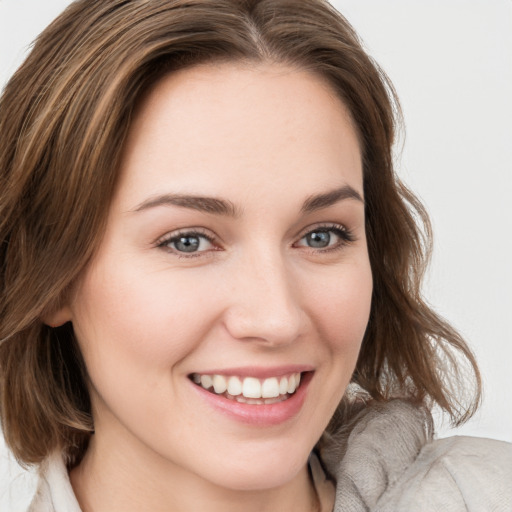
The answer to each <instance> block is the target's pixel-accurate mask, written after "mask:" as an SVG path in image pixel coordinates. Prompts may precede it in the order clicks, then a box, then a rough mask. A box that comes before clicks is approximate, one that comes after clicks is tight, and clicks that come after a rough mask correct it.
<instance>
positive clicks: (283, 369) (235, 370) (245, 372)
mask: <svg viewBox="0 0 512 512" xmlns="http://www.w3.org/2000/svg"><path fill="white" fill-rule="evenodd" d="M313 370H314V367H313V366H312V365H307V364H290V365H284V366H266V367H263V366H239V367H232V368H216V369H208V370H205V371H196V372H194V373H198V374H200V375H236V376H237V377H256V378H259V379H266V378H269V377H282V376H284V375H289V374H290V373H303V372H310V371H313Z"/></svg>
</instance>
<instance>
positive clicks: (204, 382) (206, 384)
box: [201, 375, 213, 389]
mask: <svg viewBox="0 0 512 512" xmlns="http://www.w3.org/2000/svg"><path fill="white" fill-rule="evenodd" d="M212 384H213V380H212V377H211V375H201V386H203V388H204V389H209V388H211V387H212Z"/></svg>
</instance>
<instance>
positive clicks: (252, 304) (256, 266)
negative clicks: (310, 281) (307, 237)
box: [226, 247, 303, 345]
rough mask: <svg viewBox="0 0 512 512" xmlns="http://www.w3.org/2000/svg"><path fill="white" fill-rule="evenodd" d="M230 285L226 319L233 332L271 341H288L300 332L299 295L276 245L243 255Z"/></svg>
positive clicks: (236, 336)
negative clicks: (270, 248) (230, 294)
mask: <svg viewBox="0 0 512 512" xmlns="http://www.w3.org/2000/svg"><path fill="white" fill-rule="evenodd" d="M232 286H233V288H232V290H231V291H232V298H231V299H232V300H231V306H230V308H229V311H228V314H227V322H226V325H227V328H228V330H229V331H230V333H231V335H232V336H234V337H235V338H238V339H249V338H252V339H258V340H261V341H265V342H266V343H269V344H274V345H276V344H286V343H291V342H293V341H294V340H295V339H296V338H297V337H298V336H299V334H300V331H301V328H302V320H303V318H302V310H301V306H300V301H299V296H298V294H297V292H296V289H295V286H294V282H293V275H292V272H291V269H290V267H289V266H288V265H287V264H286V259H285V257H284V256H283V254H282V251H280V250H279V248H274V249H272V250H268V247H267V249H266V250H259V251H254V252H252V253H251V254H250V255H247V256H246V257H244V256H242V257H241V258H240V259H239V261H238V262H237V265H236V269H235V271H234V275H233V276H232Z"/></svg>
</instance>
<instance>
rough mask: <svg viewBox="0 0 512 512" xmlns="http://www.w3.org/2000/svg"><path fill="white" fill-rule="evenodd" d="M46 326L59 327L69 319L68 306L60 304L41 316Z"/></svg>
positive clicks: (69, 311)
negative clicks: (60, 305)
mask: <svg viewBox="0 0 512 512" xmlns="http://www.w3.org/2000/svg"><path fill="white" fill-rule="evenodd" d="M41 320H42V321H43V323H44V324H46V325H47V326H48V327H60V326H61V325H64V324H65V323H66V322H70V321H71V310H70V309H69V307H68V306H62V307H60V308H59V309H57V310H54V311H52V312H50V313H47V314H44V315H43V316H42V318H41Z"/></svg>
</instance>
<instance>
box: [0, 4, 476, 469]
mask: <svg viewBox="0 0 512 512" xmlns="http://www.w3.org/2000/svg"><path fill="white" fill-rule="evenodd" d="M215 60H227V61H236V60H243V61H272V62H278V63H285V64H287V65H293V66H297V67H300V68H304V69H308V70H310V71H312V72H314V73H317V74H318V75H320V76H323V77H324V78H325V79H327V81H328V82H329V83H330V84H331V86H332V87H333V88H334V89H335V90H336V91H337V93H338V94H339V97H340V98H341V100H342V101H343V102H344V103H345V105H346V106H347V107H348V109H349V111H350V113H351V115H352V118H353V121H354V123H355V126H356V127H357V129H358V132H359V135H360V139H361V146H362V153H363V168H364V177H363V178H364V193H365V200H366V230H367V238H368V247H369V254H370V261H371V266H372V272H373V279H374V291H373V298H372V307H371V314H370V321H369V324H368V328H367V331H366V334H365V338H364V340H363V345H362V349H361V353H360V356H359V360H358V362H357V366H356V370H355V373H354V375H353V379H352V380H353V382H355V383H357V384H359V385H360V386H361V387H362V388H364V389H365V390H366V391H367V392H368V393H369V394H370V395H371V396H372V397H373V398H374V399H376V400H380V401H383V400H389V399H391V398H394V397H396V396H403V397H408V398H410V399H412V400H414V401H416V402H417V403H421V404H426V405H427V406H433V405H434V404H437V405H438V406H440V407H441V408H442V409H443V410H445V411H446V412H447V413H448V414H449V415H450V417H451V419H452V421H453V422H454V423H459V422H462V421H464V420H465V419H467V418H468V417H469V416H470V415H471V414H472V413H473V412H474V410H475V409H476V407H477V405H478V402H479V398H480V378H479V374H478V369H477V366H476V363H475V360H474V358H473V356H472V354H471V352H470V351H469V349H468V347H467V346H466V344H465V343H464V341H463V340H462V339H461V337H460V336H459V335H458V334H457V333H456V331H455V330H454V329H453V328H452V327H450V325H449V324H447V323H446V322H445V321H444V320H442V319H441V318H440V317H439V316H438V315H436V314H435V313H434V312H433V311H432V309H431V308H430V307H428V305H427V304H425V302H424V301H423V300H422V298H421V293H420V284H421V279H422V275H423V273H424V270H425V266H426V263H427V261H428V256H429V252H430V240H431V233H430V225H429V222H428V217H427V215H426V213H425V211H424V209H423V208H422V206H421V204H420V203H419V202H418V200H417V199H416V198H415V197H414V196H413V195H412V194H411V192H409V191H408V190H407V189H406V188H405V186H404V185H403V184H402V183H401V182H400V181H399V179H398V178H397V177H396V175H395V174H394V171H393V162H392V152H391V150H392V145H393V141H394V136H395V129H396V123H397V118H398V119H399V108H398V102H397V100H396V97H395V94H394V91H393V88H392V86H391V84H390V82H389V81H388V80H387V78H386V76H385V75H384V73H383V72H382V71H381V70H380V69H379V67H378V66H377V65H376V64H375V63H374V62H373V61H372V60H371V58H370V57H369V56H368V55H367V54H366V53H365V51H364V50H363V49H362V46H361V44H360V42H359V40H358V38H357V36H356V34H355V32H354V31H353V29H352V28H351V27H350V25H349V24H348V23H347V21H346V20H345V19H344V18H343V17H342V16H341V15H340V14H339V13H337V12H336V11H335V10H334V9H333V8H332V7H331V6H330V5H329V4H328V2H327V1H324V0H304V1H297V0H261V1H257V0H216V1H215V2H212V1H209V0H103V1H101V2H100V1H95V2H91V1H90V0H79V1H76V2H74V3H72V4H71V5H70V6H69V7H68V8H67V9H66V10H65V11H64V13H63V14H62V15H61V16H60V17H59V18H57V20H55V21H54V22H53V23H52V24H51V25H50V26H49V27H48V28H47V29H46V30H45V31H44V32H43V33H42V34H41V35H40V37H39V38H38V39H37V41H36V43H35V45H34V48H33V50H32V52H31V53H30V55H29V56H28V58H27V60H26V61H25V63H24V64H23V65H22V66H21V68H20V69H19V70H18V71H17V72H16V73H15V75H14V76H13V77H12V79H11V80H10V82H9V83H8V85H7V86H6V88H5V91H4V93H3V96H2V98H1V100H0V133H1V134H2V135H1V139H0V241H1V246H0V392H1V395H0V396H1V398H0V412H1V421H2V426H3V430H4V435H5V439H6V442H7V444H8V446H9V447H10V448H11V450H12V451H13V453H14V454H15V456H16V457H17V458H18V459H19V460H20V461H22V462H25V463H37V462H40V461H41V460H42V459H43V458H44V457H45V456H47V455H48V454H49V453H50V452H51V451H52V450H54V449H56V448H61V449H65V450H66V451H67V453H68V454H69V456H70V458H71V461H75V462H76V461H77V460H79V458H80V457H81V455H82V454H83V451H84V449H85V446H86V443H87V440H88V438H89V436H90V432H91V431H92V430H93V421H92V417H91V410H90V403H89V396H88V392H87V386H86V369H85V367H84V363H83V360H82V357H81V355H80V352H79V350H78V349H77V344H76V341H75V339H74V336H73V329H72V326H71V325H69V324H67V325H64V326H62V327H59V328H53V329H52V328H50V327H48V326H45V325H44V324H43V322H42V320H41V318H42V317H43V316H44V315H45V313H48V312H51V311H53V310H55V309H56V308H57V307H58V305H59V302H60V301H62V299H63V297H65V296H66V291H67V290H68V289H69V287H70V285H71V284H72V283H73V282H74V281H75V280H76V278H77V276H78V275H79V274H80V273H81V272H82V271H83V269H84V267H85V266H86V265H87V263H88V261H89V260H90V258H91V256H92V255H93V254H94V252H95V249H96V248H97V247H98V244H99V241H100V240H101V237H102V234H103V232H104V227H105V222H106V216H107V212H108V208H109V203H110V199H111V197H112V195H113V191H114V188H115V186H116V181H117V178H118V176H117V175H118V169H119V161H120V154H121V151H122V149H123V145H124V141H125V138H126V134H127V130H128V128H129V127H130V120H131V118H132V114H133V111H134V108H135V106H136V104H137V101H138V100H139V99H140V97H141V95H142V93H143V92H144V91H145V90H147V89H148V87H150V86H151V85H152V84H153V83H154V82H155V81H156V80H158V78H159V77H161V76H162V75H163V74H165V73H168V72H170V71H172V70H174V69H178V68H183V67H190V66H193V65H195V64H200V63H204V62H209V61H215ZM459 355H461V356H462V357H461V358H460V359H458V358H457V356H459ZM465 368H467V369H469V374H470V373H472V376H473V381H472V382H473V383H474V384H475V386H474V388H473V391H474V392H473V393H470V396H466V395H465V394H464V393H463V391H464V390H463V388H462V386H463V384H464V383H467V380H465V379H466V377H465V373H466V372H465V371H462V369H465ZM469 374H468V375H469Z"/></svg>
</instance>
